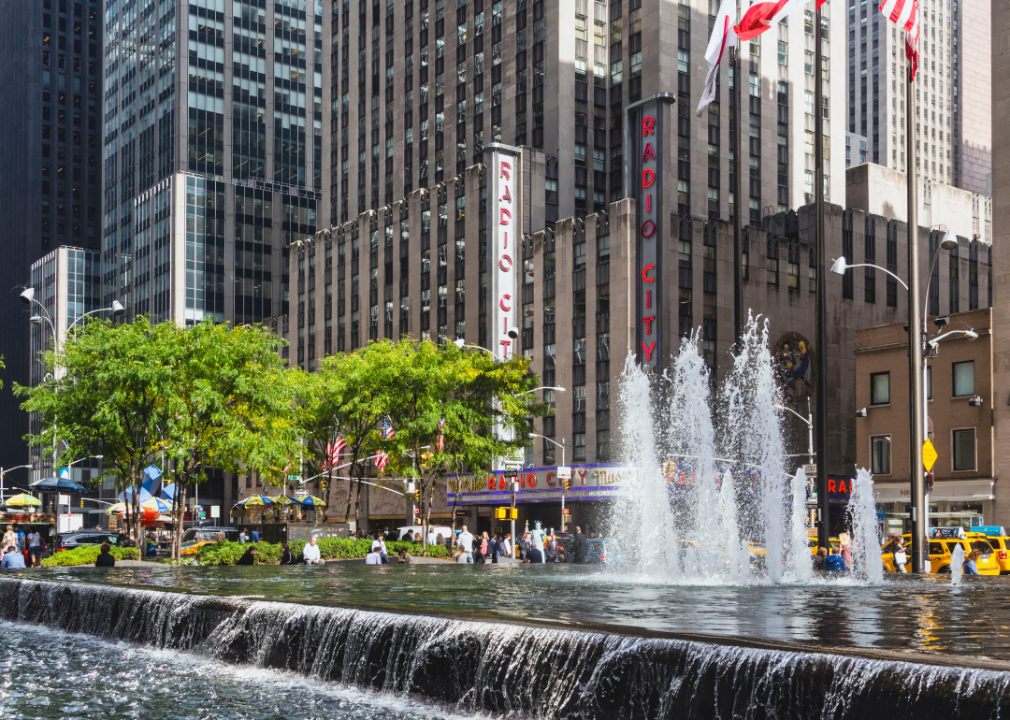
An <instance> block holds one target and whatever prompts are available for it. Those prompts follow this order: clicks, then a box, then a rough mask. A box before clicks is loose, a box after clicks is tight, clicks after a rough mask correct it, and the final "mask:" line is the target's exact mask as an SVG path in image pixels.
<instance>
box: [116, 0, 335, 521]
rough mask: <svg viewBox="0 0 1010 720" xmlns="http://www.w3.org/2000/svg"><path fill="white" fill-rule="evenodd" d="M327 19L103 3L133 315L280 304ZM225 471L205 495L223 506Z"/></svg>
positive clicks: (305, 230) (303, 6)
mask: <svg viewBox="0 0 1010 720" xmlns="http://www.w3.org/2000/svg"><path fill="white" fill-rule="evenodd" d="M322 19H323V18H322V6H321V3H320V2H318V1H317V2H306V0H227V2H226V0H190V1H189V2H184V1H183V0H112V1H111V2H108V3H106V6H105V31H106V37H107V42H106V47H105V54H104V55H105V58H104V70H105V98H106V106H105V131H104V147H105V165H104V177H105V184H104V195H103V209H104V223H103V228H104V239H103V245H102V269H103V283H104V302H105V303H106V304H109V303H110V302H111V301H112V300H113V299H118V300H119V301H120V302H122V303H123V305H124V306H126V309H127V310H126V314H125V317H126V318H127V319H129V318H131V317H135V316H137V315H147V316H149V317H151V318H152V319H153V320H155V321H168V320H171V321H174V322H179V323H196V322H199V321H200V320H202V319H203V318H206V317H211V318H214V319H215V320H217V321H225V322H231V323H235V324H239V323H255V322H261V321H267V320H271V319H272V318H280V317H281V316H282V315H283V314H284V313H285V312H286V308H287V294H288V275H287V272H288V271H287V259H288V246H289V245H290V243H291V242H292V241H294V240H296V239H299V238H302V237H305V236H306V235H311V234H312V233H313V232H315V229H316V212H317V203H318V200H319V197H320V193H319V190H320V188H321V181H322V179H321V174H320V173H321V169H322V135H323V132H322V122H323V119H322V103H323V90H322V63H323V59H322V39H323V36H322V27H321V23H322ZM273 322H274V323H276V324H279V325H281V327H278V328H277V330H278V332H280V331H282V330H283V324H284V320H283V319H280V320H273ZM228 479H229V478H226V477H225V476H224V475H223V474H221V473H212V476H211V479H210V481H209V482H208V484H207V485H206V486H205V487H203V488H201V490H200V497H201V502H205V503H206V504H209V505H216V504H223V505H226V506H228V507H230V501H231V498H232V497H233V493H232V487H233V484H232V482H228V481H227V480H228Z"/></svg>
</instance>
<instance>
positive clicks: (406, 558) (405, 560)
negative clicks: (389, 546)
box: [400, 548, 414, 565]
mask: <svg viewBox="0 0 1010 720" xmlns="http://www.w3.org/2000/svg"><path fill="white" fill-rule="evenodd" d="M413 562H414V558H413V557H411V555H410V553H409V552H407V548H403V549H402V550H400V564H401V565H410V564H412V563H413Z"/></svg>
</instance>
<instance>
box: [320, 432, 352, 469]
mask: <svg viewBox="0 0 1010 720" xmlns="http://www.w3.org/2000/svg"><path fill="white" fill-rule="evenodd" d="M346 447H347V441H345V440H344V436H343V435H336V434H334V435H333V437H332V438H331V439H330V442H329V443H327V445H326V461H325V463H324V466H325V467H327V468H331V467H336V465H337V462H338V461H339V460H340V453H342V452H343V451H344V448H346Z"/></svg>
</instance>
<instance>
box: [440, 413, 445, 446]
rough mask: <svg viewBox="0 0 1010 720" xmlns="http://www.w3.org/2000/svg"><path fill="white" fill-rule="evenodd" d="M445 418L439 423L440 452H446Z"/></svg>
mask: <svg viewBox="0 0 1010 720" xmlns="http://www.w3.org/2000/svg"><path fill="white" fill-rule="evenodd" d="M443 430H445V418H441V419H440V420H439V421H438V451H439V452H445V433H444V432H443Z"/></svg>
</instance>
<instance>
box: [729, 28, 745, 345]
mask: <svg viewBox="0 0 1010 720" xmlns="http://www.w3.org/2000/svg"><path fill="white" fill-rule="evenodd" d="M737 17H740V14H739V12H738V13H737ZM730 52H731V53H733V75H734V79H733V88H732V90H731V91H732V92H733V93H734V96H735V103H736V118H735V119H734V124H735V126H736V127H735V128H734V132H735V134H736V148H735V149H734V151H733V214H734V218H733V341H734V342H735V343H736V344H737V347H739V346H740V340H741V338H742V337H743V263H742V262H741V259H740V258H741V255H740V239H741V236H742V235H743V230H742V229H741V226H742V223H743V213H742V212H741V211H740V203H741V199H740V153H741V151H742V147H743V137H742V132H743V124H742V122H741V118H742V117H743V108H742V107H741V106H740V105H741V102H742V101H743V96H742V94H741V87H742V85H741V78H742V76H743V73H742V70H743V63H742V61H741V59H740V45H737V46H736V47H733V48H730Z"/></svg>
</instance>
